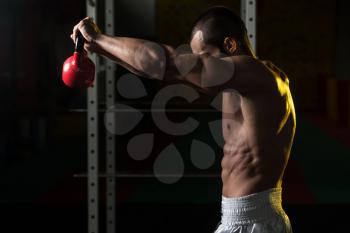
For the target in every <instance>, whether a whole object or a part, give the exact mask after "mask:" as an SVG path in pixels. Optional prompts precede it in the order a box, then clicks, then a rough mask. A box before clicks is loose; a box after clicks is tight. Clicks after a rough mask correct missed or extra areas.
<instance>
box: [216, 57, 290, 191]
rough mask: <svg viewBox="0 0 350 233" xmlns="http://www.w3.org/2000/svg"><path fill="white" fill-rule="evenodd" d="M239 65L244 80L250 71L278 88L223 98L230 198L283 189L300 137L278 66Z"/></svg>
mask: <svg viewBox="0 0 350 233" xmlns="http://www.w3.org/2000/svg"><path fill="white" fill-rule="evenodd" d="M235 59H236V60H237V59H242V61H241V62H235V64H236V72H241V73H238V74H237V73H236V74H235V75H237V76H244V74H242V73H243V72H246V70H249V72H253V73H254V74H253V75H257V76H259V77H260V78H261V79H265V80H266V82H267V83H271V84H272V85H266V86H265V87H268V88H264V87H261V88H262V89H263V90H261V91H259V92H258V93H256V92H254V93H245V94H241V93H239V92H237V91H235V90H226V91H224V92H223V94H222V112H223V113H222V131H223V136H224V140H225V145H224V148H223V153H224V156H223V159H222V162H221V165H222V182H223V189H222V192H223V196H226V197H239V196H245V195H248V194H251V193H257V192H260V191H263V190H266V189H269V188H275V187H281V183H282V176H283V172H284V169H285V167H286V165H287V162H288V158H289V153H290V148H291V145H292V141H293V137H294V132H295V111H294V106H293V100H292V96H291V94H290V90H289V86H288V78H287V77H286V76H285V74H284V73H283V72H281V71H280V70H279V69H278V68H277V67H275V66H274V65H273V64H272V63H265V64H266V65H263V64H262V63H261V62H260V61H258V60H256V59H254V58H246V57H242V58H235ZM247 59H248V60H249V59H250V60H251V59H254V61H247ZM237 63H238V64H237ZM237 66H241V67H237ZM262 66H265V67H264V68H262ZM252 85H254V84H252Z"/></svg>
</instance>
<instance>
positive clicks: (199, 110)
mask: <svg viewBox="0 0 350 233" xmlns="http://www.w3.org/2000/svg"><path fill="white" fill-rule="evenodd" d="M98 111H99V112H106V111H108V112H112V111H113V112H135V111H139V112H183V113H185V112H193V113H195V112H204V113H206V112H219V110H216V109H210V108H208V109H145V108H143V109H138V108H135V109H101V108H100V109H99V110H98ZM69 112H86V109H70V110H69Z"/></svg>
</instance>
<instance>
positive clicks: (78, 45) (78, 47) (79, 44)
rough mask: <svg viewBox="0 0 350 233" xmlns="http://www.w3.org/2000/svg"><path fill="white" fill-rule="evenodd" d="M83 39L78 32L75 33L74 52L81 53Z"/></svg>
mask: <svg viewBox="0 0 350 233" xmlns="http://www.w3.org/2000/svg"><path fill="white" fill-rule="evenodd" d="M84 42H85V39H84V37H83V36H82V35H81V33H80V32H78V34H77V39H76V40H75V52H78V53H81V52H83V50H84Z"/></svg>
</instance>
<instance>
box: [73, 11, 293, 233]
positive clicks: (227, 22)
mask: <svg viewBox="0 0 350 233" xmlns="http://www.w3.org/2000/svg"><path fill="white" fill-rule="evenodd" d="M78 32H80V33H81V34H82V35H83V37H84V38H85V40H86V44H85V49H86V50H87V51H90V52H95V53H98V54H100V55H103V56H106V57H108V58H110V59H112V60H113V61H115V62H116V63H118V64H120V65H122V66H124V67H125V68H127V69H128V70H130V71H131V72H133V73H135V74H137V75H140V76H142V77H145V78H151V79H163V80H178V81H179V82H182V83H187V84H188V85H190V86H192V87H194V88H196V89H197V90H199V91H201V92H205V93H207V94H209V95H215V96H216V95H222V112H223V113H222V116H223V120H222V131H223V136H224V140H225V145H224V148H223V152H224V156H223V159H222V163H221V164H222V173H221V176H222V183H223V188H222V219H221V223H220V225H219V226H218V228H217V229H216V233H223V232H227V233H228V232H230V233H232V232H237V233H238V232H240V233H246V232H247V233H248V232H249V233H260V232H266V233H267V232H268V233H274V232H279V233H282V232H285V233H287V232H288V233H290V232H292V229H291V226H290V222H289V219H288V217H287V215H286V214H285V212H284V211H283V209H282V204H281V202H282V201H281V190H282V188H281V187H282V177H283V173H284V170H285V168H286V165H287V162H288V158H289V154H290V150H291V146H292V142H293V137H294V133H295V128H296V116H295V110H294V105H293V100H292V96H291V93H290V90H289V85H288V83H289V81H288V78H287V76H286V75H285V74H284V73H283V72H282V71H281V70H279V69H278V68H277V67H276V66H274V65H273V64H272V63H270V62H264V61H260V60H259V59H257V57H256V56H255V55H254V54H253V52H252V50H251V49H250V48H251V46H250V43H249V40H248V37H247V31H246V28H245V26H244V23H243V22H242V20H241V19H240V18H239V17H238V16H237V15H236V14H234V13H233V12H232V11H230V10H229V9H227V8H224V7H214V8H211V9H209V10H208V11H207V12H205V13H203V14H202V15H201V16H200V17H199V18H198V20H197V21H196V23H195V25H194V27H193V31H192V38H191V49H192V53H188V54H177V53H176V51H175V50H174V48H172V47H170V46H167V45H163V44H158V43H155V42H151V41H146V40H142V39H136V38H126V37H119V36H109V35H105V34H102V33H100V31H99V30H98V27H97V26H96V24H95V23H94V22H93V20H92V19H90V18H85V19H83V20H82V21H80V22H79V23H78V24H77V25H76V26H75V27H74V29H73V34H72V35H71V37H72V39H73V40H74V41H75V39H76V36H77V33H78ZM193 61H196V62H195V64H196V65H195V66H194V67H193V69H192V70H191V71H189V72H188V73H187V74H185V75H183V74H182V75H181V74H180V72H179V71H178V69H177V67H180V66H181V65H186V64H189V63H191V62H193ZM225 71H227V72H225ZM218 74H223V76H225V74H230V77H229V78H222V77H221V76H220V75H218ZM218 80H219V82H218ZM208 83H214V84H215V85H206V84H208Z"/></svg>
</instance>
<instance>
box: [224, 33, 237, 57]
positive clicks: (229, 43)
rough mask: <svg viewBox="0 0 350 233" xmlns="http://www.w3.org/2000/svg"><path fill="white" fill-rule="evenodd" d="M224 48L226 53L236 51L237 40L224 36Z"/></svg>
mask: <svg viewBox="0 0 350 233" xmlns="http://www.w3.org/2000/svg"><path fill="white" fill-rule="evenodd" d="M224 49H225V51H226V53H228V54H234V53H235V52H236V51H237V41H236V40H235V39H234V38H233V37H230V36H228V37H226V38H225V40H224Z"/></svg>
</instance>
